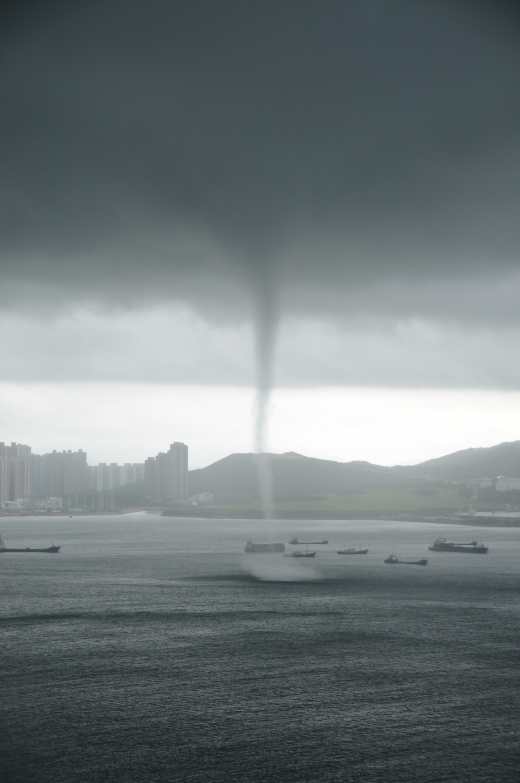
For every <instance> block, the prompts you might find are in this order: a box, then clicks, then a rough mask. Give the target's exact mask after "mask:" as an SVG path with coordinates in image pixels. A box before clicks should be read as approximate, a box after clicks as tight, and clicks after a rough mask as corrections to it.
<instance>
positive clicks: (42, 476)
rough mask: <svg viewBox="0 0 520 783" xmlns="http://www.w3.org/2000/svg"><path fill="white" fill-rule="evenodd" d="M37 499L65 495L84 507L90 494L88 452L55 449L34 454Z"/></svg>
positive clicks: (66, 500) (64, 496)
mask: <svg viewBox="0 0 520 783" xmlns="http://www.w3.org/2000/svg"><path fill="white" fill-rule="evenodd" d="M31 462H32V473H33V478H34V480H33V486H32V492H31V495H32V497H33V498H35V499H43V498H50V497H52V498H63V500H64V502H65V504H66V505H69V506H71V505H72V506H76V505H79V506H83V505H84V504H85V499H86V497H87V496H88V494H89V488H90V480H89V471H88V466H87V455H86V453H85V452H84V451H82V450H81V449H80V450H79V451H70V450H69V451H52V452H50V453H49V454H34V455H33V457H32V461H31Z"/></svg>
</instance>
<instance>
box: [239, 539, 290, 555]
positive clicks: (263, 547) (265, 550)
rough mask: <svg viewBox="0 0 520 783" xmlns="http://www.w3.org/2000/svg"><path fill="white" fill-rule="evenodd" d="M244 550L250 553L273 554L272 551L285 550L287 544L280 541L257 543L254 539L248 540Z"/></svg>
mask: <svg viewBox="0 0 520 783" xmlns="http://www.w3.org/2000/svg"><path fill="white" fill-rule="evenodd" d="M244 552H246V554H248V555H251V554H252V555H266V554H272V553H275V552H276V553H280V552H285V544H280V543H274V544H270V543H262V544H256V543H255V542H254V541H251V540H249V541H246V545H245V547H244Z"/></svg>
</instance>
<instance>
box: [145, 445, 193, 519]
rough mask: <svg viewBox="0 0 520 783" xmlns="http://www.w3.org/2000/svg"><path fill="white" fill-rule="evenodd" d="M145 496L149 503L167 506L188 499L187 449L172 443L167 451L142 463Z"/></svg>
mask: <svg viewBox="0 0 520 783" xmlns="http://www.w3.org/2000/svg"><path fill="white" fill-rule="evenodd" d="M144 485H145V496H146V498H147V500H148V501H149V502H151V503H161V504H163V505H168V504H172V503H178V502H182V501H184V500H186V498H187V497H188V447H187V446H186V444H185V443H177V442H176V443H172V444H171V446H170V448H169V449H168V451H166V452H160V453H159V454H157V456H156V457H148V459H147V460H146V462H145V463H144Z"/></svg>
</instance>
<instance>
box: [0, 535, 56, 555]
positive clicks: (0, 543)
mask: <svg viewBox="0 0 520 783" xmlns="http://www.w3.org/2000/svg"><path fill="white" fill-rule="evenodd" d="M59 551H60V547H59V546H56V544H52V545H51V546H46V547H31V546H25V547H11V546H6V545H5V541H4V539H3V538H2V536H0V554H1V553H2V552H24V553H27V552H43V553H45V554H48V555H55V554H57V553H58V552H59Z"/></svg>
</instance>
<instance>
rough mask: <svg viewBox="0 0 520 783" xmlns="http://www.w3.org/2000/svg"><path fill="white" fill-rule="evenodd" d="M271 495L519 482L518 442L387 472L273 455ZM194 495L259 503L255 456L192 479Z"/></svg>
mask: <svg viewBox="0 0 520 783" xmlns="http://www.w3.org/2000/svg"><path fill="white" fill-rule="evenodd" d="M270 458H271V465H272V475H273V493H274V496H275V498H276V499H277V500H283V501H292V500H301V499H310V498H317V497H324V496H329V495H346V494H349V493H352V492H366V491H369V490H370V489H373V488H381V487H395V486H398V485H404V486H410V485H417V484H424V483H426V482H432V481H453V482H463V481H469V480H471V479H479V478H484V477H490V476H497V475H507V476H515V477H520V441H512V442H508V443H501V444H499V445H496V446H491V447H484V448H470V449H464V450H462V451H457V452H454V453H452V454H447V455H445V456H442V457H437V458H436V459H430V460H427V461H426V462H422V463H419V464H417V465H412V466H402V465H396V466H394V467H385V466H382V465H375V464H372V463H370V462H363V461H352V462H336V461H334V460H323V459H317V458H314V457H305V456H303V455H301V454H297V453H296V452H287V453H285V454H271V455H270ZM189 483H190V494H192V495H193V494H197V493H199V492H206V491H208V492H211V493H213V495H214V497H215V501H216V502H217V503H242V502H246V501H249V500H255V499H257V498H258V478H257V467H256V455H255V454H251V453H247V454H230V455H229V456H227V457H224V458H223V459H221V460H218V461H217V462H214V463H213V464H211V465H208V466H207V467H205V468H201V469H198V470H192V471H190V474H189Z"/></svg>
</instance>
